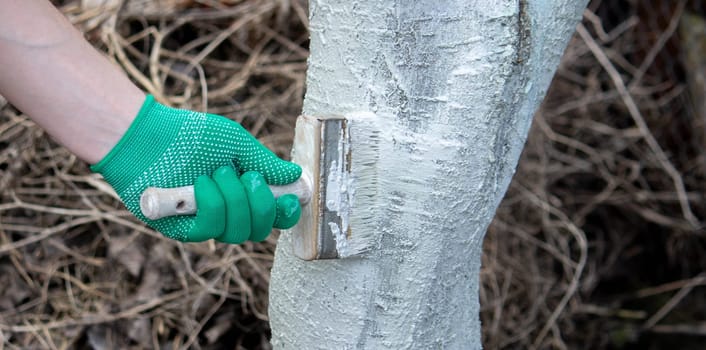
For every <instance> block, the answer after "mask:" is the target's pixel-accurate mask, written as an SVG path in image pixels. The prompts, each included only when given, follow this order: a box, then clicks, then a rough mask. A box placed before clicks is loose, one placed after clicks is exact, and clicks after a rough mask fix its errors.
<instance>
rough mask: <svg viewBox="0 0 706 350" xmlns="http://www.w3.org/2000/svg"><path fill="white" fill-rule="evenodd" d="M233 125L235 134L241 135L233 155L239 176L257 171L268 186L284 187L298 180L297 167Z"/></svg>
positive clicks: (238, 126)
mask: <svg viewBox="0 0 706 350" xmlns="http://www.w3.org/2000/svg"><path fill="white" fill-rule="evenodd" d="M233 123H234V124H235V127H236V130H237V133H238V134H240V135H242V140H241V142H242V143H243V144H242V146H240V147H238V149H237V151H236V152H235V153H234V154H233V156H234V158H235V159H234V161H233V163H234V164H235V165H236V168H237V169H238V170H239V173H240V174H244V173H246V172H248V171H257V172H258V173H260V174H262V176H263V177H264V178H265V181H266V182H267V183H268V184H270V185H286V184H289V183H292V182H294V181H297V179H299V177H300V176H301V174H302V168H301V167H300V166H299V165H297V164H294V163H292V162H288V161H285V160H282V159H280V158H279V157H277V155H276V154H274V153H273V152H272V151H270V150H269V149H267V147H265V146H264V145H263V144H262V143H260V141H258V140H257V139H256V138H255V137H254V136H253V135H252V134H250V133H249V132H248V131H247V130H245V129H244V128H243V127H242V126H241V125H240V124H238V123H235V122H233Z"/></svg>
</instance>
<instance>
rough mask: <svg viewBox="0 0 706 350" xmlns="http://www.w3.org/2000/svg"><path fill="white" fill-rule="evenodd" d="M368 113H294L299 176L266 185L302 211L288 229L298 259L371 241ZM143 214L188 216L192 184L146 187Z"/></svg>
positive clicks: (340, 252) (373, 148) (360, 247)
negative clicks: (292, 198)
mask: <svg viewBox="0 0 706 350" xmlns="http://www.w3.org/2000/svg"><path fill="white" fill-rule="evenodd" d="M375 122H376V118H375V116H374V115H373V114H371V113H358V114H351V115H347V116H345V117H329V118H316V117H309V116H301V117H299V118H297V124H296V129H295V135H294V144H293V146H292V161H293V162H294V163H296V164H299V165H300V166H301V167H302V176H301V178H300V179H299V180H297V181H296V182H294V183H292V184H289V185H285V186H270V189H271V190H272V193H273V194H274V195H275V197H279V196H281V195H284V194H287V193H293V194H296V195H297V196H298V197H299V201H300V203H301V205H302V215H301V218H300V220H299V222H298V223H297V225H295V226H294V227H292V228H291V229H289V230H286V231H285V232H284V234H291V235H292V241H293V245H292V247H293V249H294V254H295V255H296V256H297V257H299V258H301V259H304V260H317V259H337V258H346V257H352V256H360V255H362V254H364V253H365V252H367V251H369V250H370V249H371V248H373V247H374V246H375V244H376V241H377V240H376V239H374V237H376V236H377V235H375V234H374V233H373V232H372V231H373V229H372V228H373V227H374V225H373V224H374V223H372V222H370V217H371V215H370V213H369V210H370V208H373V207H374V206H375V201H376V199H377V195H376V194H377V190H376V189H377V176H378V169H377V159H378V138H379V132H378V128H377V126H376V124H375ZM140 209H141V210H142V213H143V214H144V215H145V217H147V218H149V219H152V220H157V219H160V218H163V217H166V216H172V215H193V214H195V213H196V211H197V210H198V208H197V207H196V201H195V198H194V188H193V186H185V187H177V188H154V187H150V188H147V189H146V190H145V191H144V192H143V193H142V196H141V198H140Z"/></svg>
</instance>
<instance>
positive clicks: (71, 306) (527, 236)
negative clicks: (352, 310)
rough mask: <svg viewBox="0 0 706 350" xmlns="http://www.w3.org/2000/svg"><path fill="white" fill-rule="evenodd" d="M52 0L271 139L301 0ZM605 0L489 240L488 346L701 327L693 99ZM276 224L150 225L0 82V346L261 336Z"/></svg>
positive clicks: (698, 133)
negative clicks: (197, 239)
mask: <svg viewBox="0 0 706 350" xmlns="http://www.w3.org/2000/svg"><path fill="white" fill-rule="evenodd" d="M652 2H660V1H659V0H654V1H652ZM56 3H57V4H59V5H60V6H61V8H62V10H63V11H64V13H66V14H67V16H68V17H69V18H70V19H71V20H72V21H73V22H74V23H75V24H76V25H77V26H78V27H79V28H81V29H82V30H83V31H84V32H85V33H86V37H87V38H89V40H91V42H93V43H94V45H95V46H96V47H97V48H99V49H100V50H101V51H103V52H105V53H106V55H107V56H108V57H110V58H111V59H112V60H113V61H115V62H116V63H117V64H119V65H120V66H121V67H122V68H123V69H124V70H125V71H126V72H127V74H128V75H130V77H131V78H132V79H133V80H134V81H136V82H137V83H138V84H139V85H140V86H141V87H142V88H144V89H145V90H147V91H149V92H150V93H152V94H154V95H155V96H157V98H158V99H160V100H161V101H163V102H167V103H169V104H172V105H175V106H180V107H187V108H193V109H205V108H206V106H208V110H209V111H211V112H214V113H219V114H223V115H226V116H228V117H231V118H233V119H235V120H237V121H239V122H241V123H243V124H244V125H245V126H246V127H247V128H249V130H251V131H252V132H253V134H255V135H256V136H258V137H259V138H260V140H262V141H263V142H264V143H265V144H266V145H267V146H268V147H270V148H272V149H274V150H275V151H276V152H278V153H279V154H280V155H282V156H285V157H286V156H287V154H288V152H289V146H290V145H291V138H292V131H293V130H292V126H293V122H294V118H295V117H296V115H297V114H298V113H299V111H300V110H301V103H302V97H303V93H304V77H305V69H306V56H307V45H308V42H307V33H306V26H307V17H306V4H305V3H304V2H303V1H298V0H292V1H274V0H273V1H256V0H231V1H227V0H219V1H216V0H200V1H187V0H170V1H166V0H165V1H146V0H145V1H138V0H133V1H128V2H127V5H126V6H123V7H120V8H118V7H113V6H111V3H113V2H111V1H107V2H105V3H106V4H107V5H104V6H103V7H93V6H81V3H83V4H91V3H103V2H102V1H83V2H81V1H75V0H66V1H56ZM115 3H119V2H115ZM616 3H617V2H616ZM674 3H675V4H679V6H682V4H683V5H684V7H683V8H682V9H681V10H679V7H677V10H678V11H672V12H670V15H669V16H661V17H665V18H669V19H671V18H676V17H674V16H677V15H679V16H681V13H682V12H683V11H686V10H689V9H690V7H689V6H690V5H691V2H678V1H677V2H674ZM607 6H617V5H606V4H601V3H600V1H594V2H593V4H592V7H591V11H589V12H587V13H586V16H585V21H584V24H583V26H582V27H580V30H579V34H578V35H577V36H576V37H575V38H574V39H573V41H572V42H571V44H570V46H569V48H568V50H567V54H566V56H565V58H564V60H563V63H562V65H561V67H560V68H559V71H558V74H557V77H556V79H555V81H554V83H553V87H552V88H551V90H550V92H549V95H548V98H547V100H546V102H545V104H544V106H543V107H542V109H541V111H540V113H538V115H537V117H536V119H535V123H534V128H533V130H532V133H531V136H530V138H529V141H528V143H527V147H526V149H525V152H524V154H523V157H522V160H521V162H520V165H519V169H518V173H517V176H516V177H515V180H514V181H513V183H512V185H511V188H510V190H509V191H508V195H507V197H506V198H505V200H504V201H503V204H502V205H501V207H500V209H499V211H498V215H497V218H496V220H495V222H494V223H493V225H492V226H491V228H490V232H489V235H488V238H487V239H486V242H485V253H486V254H485V256H484V267H483V270H482V282H483V289H482V293H481V302H482V307H483V310H482V315H481V316H482V318H483V326H484V344H485V346H486V348H488V349H496V348H503V349H514V348H542V349H544V348H556V349H567V348H616V349H621V348H624V349H627V348H631V347H632V348H648V347H647V346H646V345H645V346H643V345H644V344H648V343H649V342H650V341H652V342H653V343H654V344H668V343H665V342H667V341H670V339H672V338H670V336H671V335H674V334H692V335H693V334H701V335H704V334H706V331H705V330H704V329H706V327H704V326H703V324H702V322H701V320H703V319H704V317H706V315H704V314H703V313H702V312H699V311H698V310H703V309H704V306H706V299H705V295H704V291H703V286H704V285H706V275H702V274H701V271H702V270H704V267H706V259H705V258H704V255H703V254H702V253H701V252H702V251H703V248H704V246H706V244H704V243H706V242H705V241H704V234H705V233H706V232H704V229H703V224H702V223H701V221H702V220H703V219H704V218H705V217H706V207H704V199H705V198H704V193H706V192H705V190H706V182H705V181H704V180H706V158H705V157H704V149H706V145H705V144H704V140H705V139H706V137H704V135H705V132H706V130H704V125H705V124H706V123H705V120H704V116H702V115H698V114H696V113H695V112H694V110H693V109H692V108H691V103H692V102H693V99H690V98H689V97H688V96H689V95H688V91H687V89H686V87H685V83H684V78H683V77H679V76H676V75H674V74H672V73H665V72H664V70H662V69H659V67H660V66H661V65H662V63H663V62H662V61H663V57H662V56H663V55H664V54H665V50H666V48H669V47H671V46H672V40H673V37H674V36H675V34H674V31H675V29H674V27H673V26H672V27H670V26H669V23H670V21H665V23H663V24H662V25H660V26H657V27H656V28H652V29H651V30H652V31H653V32H654V33H652V34H654V35H653V37H654V40H651V41H647V43H646V44H645V45H642V46H640V45H638V44H637V43H639V42H640V40H639V39H640V38H642V37H643V36H644V33H643V32H641V31H640V30H641V29H640V28H642V27H641V25H642V24H643V23H644V22H645V21H646V20H647V19H646V17H644V16H643V15H640V14H639V11H637V12H636V11H633V10H634V9H633V8H632V7H631V6H632V5H629V4H628V3H625V4H623V5H620V6H621V7H620V8H621V9H622V10H624V12H625V15H622V16H621V15H611V16H613V17H614V18H613V17H611V18H612V19H610V21H606V22H605V23H603V22H601V21H600V20H599V19H600V18H603V19H605V18H607V17H606V16H604V12H605V8H606V7H607ZM609 10H610V11H612V10H615V9H614V8H613V9H610V8H609ZM602 11H603V12H602ZM616 11H617V10H616ZM616 11H613V12H616ZM631 11H632V12H631ZM680 11H682V12H680ZM616 13H617V12H616ZM654 15H659V14H657V13H655V14H654ZM660 38H661V39H660ZM667 54H669V52H667ZM673 61H675V62H677V63H675V64H676V65H678V64H679V63H678V61H677V60H676V58H673ZM274 242H275V238H274V237H272V238H270V239H269V240H268V241H267V242H265V243H263V244H250V243H248V244H245V245H242V246H224V245H214V244H212V243H211V244H209V243H205V244H188V245H182V244H178V243H175V242H173V241H170V240H167V239H164V238H162V237H161V235H160V234H158V233H155V232H154V231H152V230H150V229H147V228H145V227H143V226H141V225H140V224H139V223H138V222H137V221H136V220H135V219H133V218H132V217H131V216H130V215H129V214H128V213H127V211H125V210H124V208H123V207H122V206H121V204H120V203H119V201H118V200H117V199H116V197H115V195H114V194H113V193H112V191H111V190H110V189H109V188H108V187H106V185H105V184H104V183H102V182H101V181H100V180H99V179H98V178H97V177H96V176H94V175H91V174H90V172H89V171H88V168H87V166H86V164H84V163H82V162H80V161H78V160H76V158H75V157H74V156H72V155H71V154H69V153H68V152H67V151H66V150H64V149H63V148H61V147H58V146H57V145H56V144H54V143H52V142H51V141H50V140H49V139H48V138H47V137H46V135H45V134H44V133H43V132H42V130H40V129H38V128H37V127H36V126H35V125H34V124H33V123H32V122H30V121H29V120H28V119H27V118H26V117H25V116H23V115H22V114H21V113H20V112H18V111H17V110H15V109H13V108H12V107H11V106H9V105H7V103H6V102H4V101H3V100H1V99H0V285H2V286H3V287H4V288H0V339H1V340H2V341H1V342H0V349H2V348H5V347H6V348H8V349H25V348H42V349H45V348H46V349H54V348H92V349H107V348H164V349H177V348H195V349H220V348H228V349H230V348H248V349H259V348H269V345H268V342H267V339H268V337H269V329H268V326H267V315H266V310H267V287H268V284H269V269H270V267H271V262H272V253H273V244H274ZM682 338H683V339H687V340H688V339H689V338H688V337H682ZM683 339H682V340H683ZM683 341H686V340H683ZM645 342H648V343H645ZM641 344H643V345H641ZM669 344H672V345H674V343H669ZM677 344H678V345H676V347H678V348H685V347H684V346H680V345H684V344H686V343H684V342H682V343H677Z"/></svg>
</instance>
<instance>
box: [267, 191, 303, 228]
mask: <svg viewBox="0 0 706 350" xmlns="http://www.w3.org/2000/svg"><path fill="white" fill-rule="evenodd" d="M301 214H302V207H301V205H300V204H299V198H298V197H297V196H296V195H294V194H285V195H284V196H281V197H279V198H277V204H276V215H275V223H274V224H273V226H274V227H275V228H279V229H285V230H286V229H288V228H290V227H292V226H294V225H296V223H297V221H299V217H300V216H301Z"/></svg>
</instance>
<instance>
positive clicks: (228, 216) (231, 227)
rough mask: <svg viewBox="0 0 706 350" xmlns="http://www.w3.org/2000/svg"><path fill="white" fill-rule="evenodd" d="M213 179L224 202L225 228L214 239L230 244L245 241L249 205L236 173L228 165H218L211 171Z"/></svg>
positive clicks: (248, 220) (246, 237)
mask: <svg viewBox="0 0 706 350" xmlns="http://www.w3.org/2000/svg"><path fill="white" fill-rule="evenodd" d="M213 181H215V182H216V185H218V189H219V190H220V192H221V194H222V196H223V200H224V202H225V230H224V232H223V234H222V235H220V236H218V237H216V240H217V241H220V242H223V243H232V244H240V243H243V242H245V241H247V240H248V237H250V230H251V222H250V205H249V203H248V197H247V194H245V188H244V187H243V184H242V183H241V182H240V180H239V179H238V174H237V173H236V172H235V170H233V168H231V167H229V166H224V167H220V168H218V169H217V170H216V171H215V172H214V173H213Z"/></svg>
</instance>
